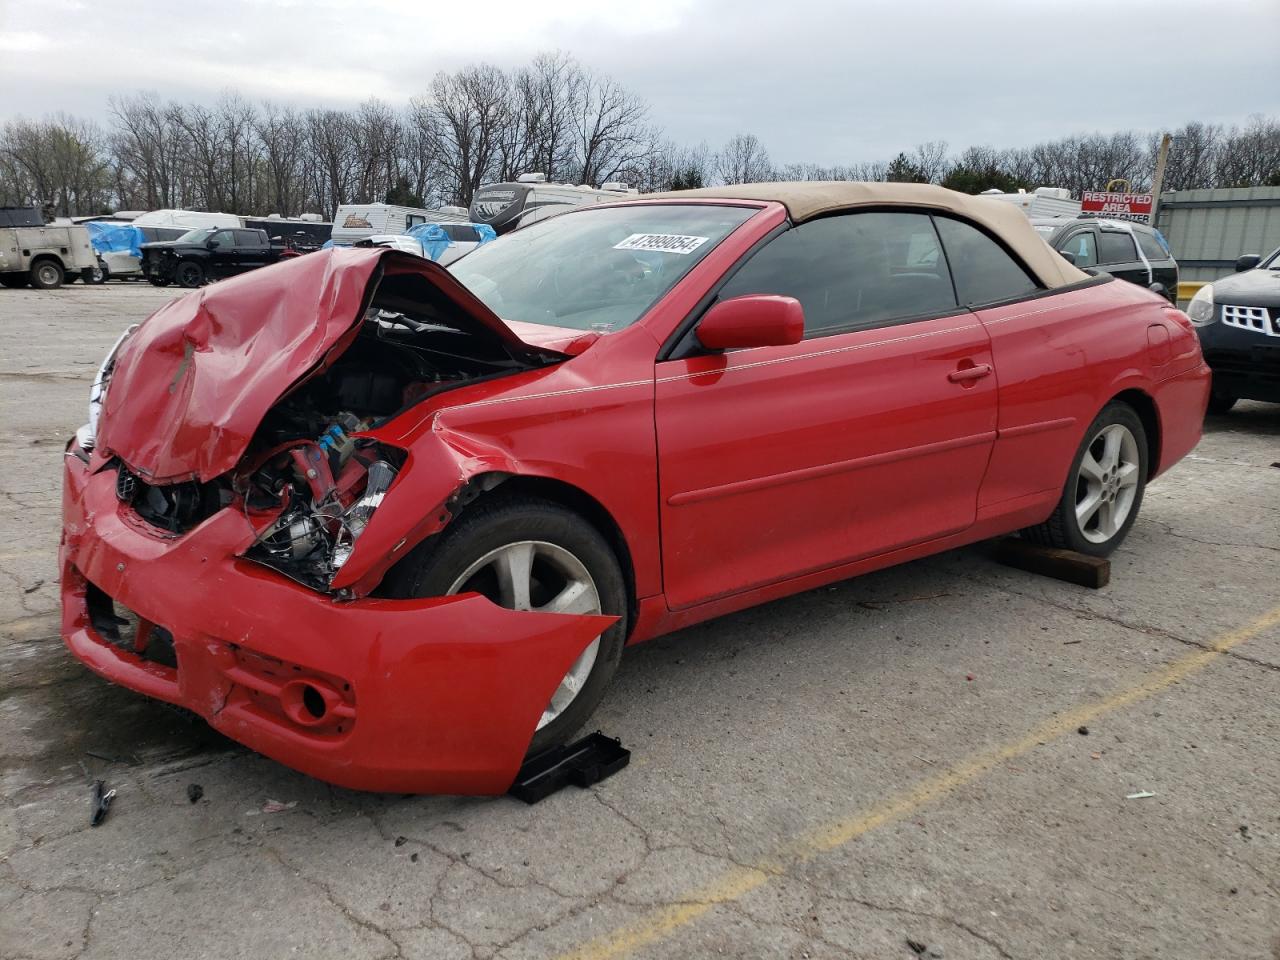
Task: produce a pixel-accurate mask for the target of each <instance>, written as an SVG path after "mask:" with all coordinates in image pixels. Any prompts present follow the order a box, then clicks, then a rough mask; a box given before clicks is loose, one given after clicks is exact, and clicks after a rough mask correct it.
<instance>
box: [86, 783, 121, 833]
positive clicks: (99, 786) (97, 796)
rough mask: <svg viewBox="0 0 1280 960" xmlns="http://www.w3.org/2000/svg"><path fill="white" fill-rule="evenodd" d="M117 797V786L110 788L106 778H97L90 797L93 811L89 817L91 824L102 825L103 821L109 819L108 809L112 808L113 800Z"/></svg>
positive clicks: (92, 825) (94, 825)
mask: <svg viewBox="0 0 1280 960" xmlns="http://www.w3.org/2000/svg"><path fill="white" fill-rule="evenodd" d="M115 798H116V791H115V788H114V787H112V788H111V789H110V790H108V789H107V782H106V781H105V780H95V781H94V782H93V793H92V794H91V795H90V798H89V803H90V805H91V807H92V811H93V812H92V815H91V816H90V817H89V826H91V827H97V826H101V824H102V821H103V820H106V819H107V811H108V810H110V809H111V801H112V800H114V799H115Z"/></svg>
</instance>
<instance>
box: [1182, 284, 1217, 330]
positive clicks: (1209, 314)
mask: <svg viewBox="0 0 1280 960" xmlns="http://www.w3.org/2000/svg"><path fill="white" fill-rule="evenodd" d="M1214 314H1215V310H1214V305H1213V284H1212V283H1206V284H1205V285H1204V286H1203V287H1201V288H1200V289H1199V290H1197V291H1196V295H1195V296H1194V297H1192V298H1191V302H1190V303H1189V304H1187V316H1188V317H1190V318H1191V322H1192V323H1194V324H1195V325H1196V326H1197V327H1206V326H1208V325H1209V324H1211V323H1213V318H1214Z"/></svg>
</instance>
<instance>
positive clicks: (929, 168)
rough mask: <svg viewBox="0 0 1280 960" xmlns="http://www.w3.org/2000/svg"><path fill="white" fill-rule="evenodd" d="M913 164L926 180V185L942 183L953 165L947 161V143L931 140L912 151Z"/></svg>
mask: <svg viewBox="0 0 1280 960" xmlns="http://www.w3.org/2000/svg"><path fill="white" fill-rule="evenodd" d="M911 162H912V164H913V165H914V166H915V168H916V169H917V170H918V171H920V175H921V176H922V177H924V178H925V181H924V182H925V183H941V182H942V178H943V177H945V176H946V175H947V168H948V167H949V166H950V165H951V164H950V161H948V160H947V141H945V140H930V141H928V142H927V143H921V144H918V145H917V146H916V148H915V150H913V151H912V155H911Z"/></svg>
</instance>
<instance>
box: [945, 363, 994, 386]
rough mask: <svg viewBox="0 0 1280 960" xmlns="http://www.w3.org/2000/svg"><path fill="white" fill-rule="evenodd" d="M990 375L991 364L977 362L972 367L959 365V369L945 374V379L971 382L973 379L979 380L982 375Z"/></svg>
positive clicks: (956, 381)
mask: <svg viewBox="0 0 1280 960" xmlns="http://www.w3.org/2000/svg"><path fill="white" fill-rule="evenodd" d="M989 376H991V364H989V363H979V364H976V365H974V366H972V367H961V368H960V369H959V370H952V371H951V372H950V373H948V374H947V379H948V380H950V381H951V382H952V383H972V382H973V381H974V380H981V379H982V378H983V377H989Z"/></svg>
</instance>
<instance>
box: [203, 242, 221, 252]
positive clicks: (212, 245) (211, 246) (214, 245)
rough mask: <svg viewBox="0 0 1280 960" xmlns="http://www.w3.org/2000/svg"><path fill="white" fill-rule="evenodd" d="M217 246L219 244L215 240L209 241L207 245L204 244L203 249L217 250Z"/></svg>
mask: <svg viewBox="0 0 1280 960" xmlns="http://www.w3.org/2000/svg"><path fill="white" fill-rule="evenodd" d="M218 246H219V244H218V241H217V240H210V241H208V242H207V243H205V247H206V248H207V249H209V250H217V249H218Z"/></svg>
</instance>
